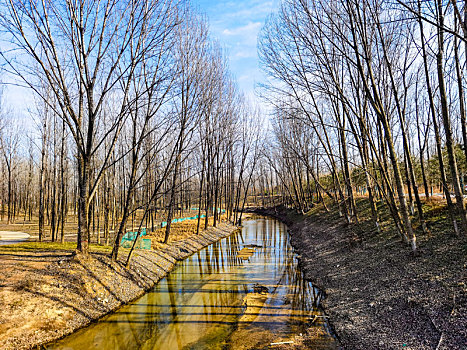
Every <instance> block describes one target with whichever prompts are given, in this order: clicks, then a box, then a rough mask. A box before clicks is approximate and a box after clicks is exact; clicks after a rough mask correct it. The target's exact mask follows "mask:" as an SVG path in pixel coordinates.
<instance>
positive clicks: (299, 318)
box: [48, 217, 334, 350]
mask: <svg viewBox="0 0 467 350" xmlns="http://www.w3.org/2000/svg"><path fill="white" fill-rule="evenodd" d="M242 249H243V250H242ZM241 250H242V252H241V253H240V255H239V251H241ZM256 284H258V285H256ZM260 286H265V287H267V289H268V290H267V292H266V291H265V290H264V289H263V293H258V291H260V290H259V287H260ZM255 287H256V288H255ZM319 298H320V296H319V293H318V290H316V289H315V288H313V286H312V285H311V283H309V282H307V281H305V280H304V279H303V278H302V275H301V273H300V269H299V268H298V265H297V259H296V257H295V256H294V253H293V251H292V247H291V245H290V243H289V240H288V235H287V232H286V226H285V225H284V224H282V223H281V222H279V221H277V220H274V219H270V218H265V217H256V218H254V219H251V220H247V221H245V222H244V227H243V229H242V230H241V232H240V231H239V232H237V233H234V234H232V235H231V236H229V237H227V238H225V239H222V240H221V241H219V242H217V243H214V244H212V245H210V246H208V247H206V248H204V249H203V250H201V251H200V252H198V253H196V254H194V255H192V256H190V257H188V258H187V259H185V260H184V261H181V262H179V263H178V264H177V266H176V267H175V269H174V270H173V271H172V272H170V273H169V274H168V275H167V277H166V278H164V279H162V280H161V281H160V282H159V283H158V284H157V285H156V286H155V287H154V289H153V290H151V291H150V292H148V293H147V294H145V295H144V296H143V297H141V298H139V299H138V300H136V301H134V302H133V303H131V304H129V305H126V306H124V307H122V308H121V309H119V310H118V311H116V312H115V313H113V314H111V315H109V316H107V317H105V318H103V319H102V320H101V321H99V322H97V323H95V324H92V325H91V326H89V327H87V328H84V329H82V330H80V331H78V332H76V333H73V334H72V335H70V336H68V337H66V338H64V339H63V340H61V341H59V342H57V343H55V344H52V345H50V346H49V347H48V348H49V349H76V350H78V349H80V350H81V349H249V348H255V349H257V348H264V347H266V348H267V347H268V346H269V345H270V343H273V342H284V341H294V342H296V341H297V340H296V339H297V338H294V336H296V335H299V334H300V333H302V332H305V330H306V328H307V327H308V326H307V324H308V325H309V324H310V320H313V319H314V320H315V322H314V323H313V324H315V325H316V326H315V327H317V328H319V329H318V331H317V332H316V333H319V334H321V336H320V337H319V339H316V344H315V345H316V346H313V348H316V349H318V348H320V349H333V348H334V340H333V338H332V337H331V336H330V335H329V333H328V332H327V327H326V324H325V323H324V322H322V321H321V320H323V318H322V317H318V318H316V317H315V316H316V315H318V316H320V315H321V314H320V312H319V310H317V309H316V307H315V306H316V304H317V303H319ZM308 345H309V344H308Z"/></svg>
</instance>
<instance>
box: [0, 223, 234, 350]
mask: <svg viewBox="0 0 467 350" xmlns="http://www.w3.org/2000/svg"><path fill="white" fill-rule="evenodd" d="M236 229H237V228H236V227H234V226H232V225H229V224H225V223H222V224H219V225H218V227H217V228H212V227H211V228H209V229H208V230H207V231H203V232H202V233H201V234H200V235H199V236H196V235H193V236H191V237H189V238H186V239H184V240H179V241H175V242H173V243H171V244H169V245H165V246H160V247H158V249H157V250H138V251H137V253H136V254H135V255H134V257H133V259H132V262H131V266H130V268H129V269H125V268H124V262H125V261H126V257H127V254H128V250H122V254H121V256H120V259H119V261H118V262H117V263H111V261H110V259H109V256H108V254H107V253H103V252H93V253H91V254H89V255H88V256H82V255H74V254H73V253H72V252H69V251H61V250H40V249H36V250H34V251H28V250H22V249H21V248H18V247H20V246H15V248H12V249H11V250H8V248H6V249H2V250H1V251H0V265H1V266H2V276H1V277H0V278H1V280H0V309H1V310H2V311H1V313H0V349H4V350H9V349H15V350H16V349H28V348H32V347H35V346H39V345H41V344H44V343H47V342H50V341H52V340H54V339H58V338H61V337H63V336H65V335H67V334H70V333H72V332H74V331H75V330H77V329H79V328H81V327H84V326H86V325H88V324H89V323H91V322H92V321H94V320H97V319H99V318H101V317H102V316H104V315H106V314H108V313H110V312H112V311H115V310H116V309H118V308H119V307H120V306H122V305H124V304H126V303H128V302H130V301H132V300H134V299H136V298H138V297H140V296H141V295H143V294H144V293H145V292H147V291H148V290H149V289H151V288H152V287H153V286H154V285H155V284H156V283H157V282H158V281H159V280H160V279H161V278H163V277H164V276H165V275H166V274H167V273H168V272H169V271H170V270H172V268H173V267H174V265H175V263H176V262H177V261H179V260H183V259H185V258H186V257H188V256H190V255H191V254H193V253H195V252H197V251H199V250H200V249H202V248H204V247H206V246H208V245H209V244H211V243H213V242H216V241H218V240H219V239H221V238H224V237H227V236H229V235H230V234H231V233H232V232H234V231H235V230H236Z"/></svg>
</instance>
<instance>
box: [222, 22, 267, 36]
mask: <svg viewBox="0 0 467 350" xmlns="http://www.w3.org/2000/svg"><path fill="white" fill-rule="evenodd" d="M261 25H262V23H261V22H248V24H246V25H244V26H242V27H237V28H234V29H224V31H223V32H222V34H224V35H254V36H255V37H256V35H257V34H258V32H259V30H260V28H261Z"/></svg>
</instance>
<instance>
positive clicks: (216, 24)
mask: <svg viewBox="0 0 467 350" xmlns="http://www.w3.org/2000/svg"><path fill="white" fill-rule="evenodd" d="M192 4H193V6H194V7H195V8H197V9H198V10H199V11H200V12H201V13H204V14H206V15H207V16H208V20H209V25H210V30H211V35H212V37H213V38H215V39H217V40H218V41H219V43H220V44H221V46H222V47H224V48H225V49H226V52H227V56H228V58H229V64H230V70H231V72H232V73H233V74H234V76H235V77H236V80H237V82H238V85H239V87H240V89H241V90H242V91H243V92H244V93H245V95H246V96H248V97H249V98H250V99H253V98H254V87H255V83H256V82H260V81H262V80H263V79H264V77H263V75H262V73H261V71H260V69H259V66H258V52H257V37H258V33H259V32H260V30H261V28H262V27H263V25H264V22H265V20H266V19H267V17H268V16H269V15H270V14H271V13H272V12H273V11H274V10H276V9H277V7H278V4H279V1H278V0H263V1H261V0H237V1H209V0H192Z"/></svg>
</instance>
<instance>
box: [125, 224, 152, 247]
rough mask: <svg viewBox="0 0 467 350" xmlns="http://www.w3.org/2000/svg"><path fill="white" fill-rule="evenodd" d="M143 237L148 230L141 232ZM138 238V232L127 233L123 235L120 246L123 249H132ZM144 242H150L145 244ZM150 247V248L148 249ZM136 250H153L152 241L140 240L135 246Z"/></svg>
mask: <svg viewBox="0 0 467 350" xmlns="http://www.w3.org/2000/svg"><path fill="white" fill-rule="evenodd" d="M141 236H146V229H145V228H143V229H142V230H141V234H140V237H141ZM136 237H138V232H127V233H125V234H124V235H123V237H122V240H121V242H120V246H121V247H123V248H131V247H132V246H133V242H134V241H135V239H136ZM144 241H149V243H148V242H146V243H143V242H144ZM147 246H149V248H146V247H147ZM135 248H136V249H151V240H150V239H139V241H138V242H137V243H136V246H135Z"/></svg>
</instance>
